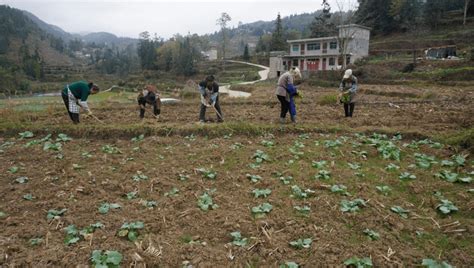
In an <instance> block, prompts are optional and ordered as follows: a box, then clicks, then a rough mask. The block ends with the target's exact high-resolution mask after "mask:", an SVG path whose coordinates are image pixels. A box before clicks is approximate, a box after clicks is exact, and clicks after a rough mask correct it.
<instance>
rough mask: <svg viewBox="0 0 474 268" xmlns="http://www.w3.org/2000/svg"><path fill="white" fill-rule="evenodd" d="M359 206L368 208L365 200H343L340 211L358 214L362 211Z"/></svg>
mask: <svg viewBox="0 0 474 268" xmlns="http://www.w3.org/2000/svg"><path fill="white" fill-rule="evenodd" d="M359 206H366V203H365V201H364V200H363V199H360V198H357V199H354V200H352V201H348V200H342V201H341V208H340V209H341V211H342V212H356V211H359V210H360V207H359Z"/></svg>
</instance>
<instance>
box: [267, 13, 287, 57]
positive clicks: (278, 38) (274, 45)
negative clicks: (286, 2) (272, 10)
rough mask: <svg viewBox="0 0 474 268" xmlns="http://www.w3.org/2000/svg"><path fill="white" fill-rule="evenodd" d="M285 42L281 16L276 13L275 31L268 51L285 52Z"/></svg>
mask: <svg viewBox="0 0 474 268" xmlns="http://www.w3.org/2000/svg"><path fill="white" fill-rule="evenodd" d="M286 47H287V45H286V40H285V37H284V33H283V26H282V23H281V16H280V13H278V16H277V19H276V22H275V31H273V33H272V41H271V45H270V50H273V51H279V50H286Z"/></svg>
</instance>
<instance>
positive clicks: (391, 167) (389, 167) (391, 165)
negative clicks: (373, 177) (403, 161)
mask: <svg viewBox="0 0 474 268" xmlns="http://www.w3.org/2000/svg"><path fill="white" fill-rule="evenodd" d="M399 169H400V166H397V165H395V164H393V163H390V164H388V165H387V166H386V167H385V170H387V171H396V170H399Z"/></svg>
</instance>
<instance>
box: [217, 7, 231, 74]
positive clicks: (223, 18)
mask: <svg viewBox="0 0 474 268" xmlns="http://www.w3.org/2000/svg"><path fill="white" fill-rule="evenodd" d="M231 20H232V18H231V17H230V16H229V14H227V13H225V12H222V14H221V16H220V18H218V19H217V22H216V24H217V25H219V26H221V32H222V60H223V64H224V65H223V66H224V67H223V68H224V70H225V43H226V41H227V39H226V34H225V31H226V28H227V23H228V22H229V21H231Z"/></svg>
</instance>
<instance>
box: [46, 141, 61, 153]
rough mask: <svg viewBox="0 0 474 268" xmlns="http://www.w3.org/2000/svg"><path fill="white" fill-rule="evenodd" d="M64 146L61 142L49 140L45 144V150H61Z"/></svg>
mask: <svg viewBox="0 0 474 268" xmlns="http://www.w3.org/2000/svg"><path fill="white" fill-rule="evenodd" d="M62 147H63V145H62V144H61V143H60V142H56V143H52V142H49V141H47V142H45V143H44V145H43V151H49V150H52V151H57V152H59V151H61V150H62Z"/></svg>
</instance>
